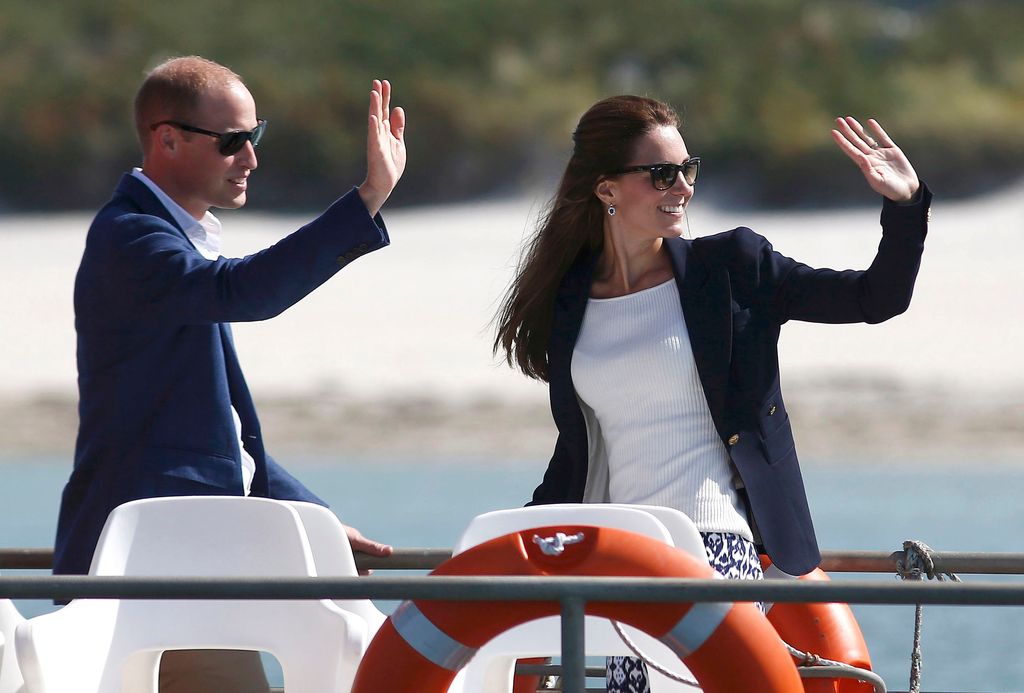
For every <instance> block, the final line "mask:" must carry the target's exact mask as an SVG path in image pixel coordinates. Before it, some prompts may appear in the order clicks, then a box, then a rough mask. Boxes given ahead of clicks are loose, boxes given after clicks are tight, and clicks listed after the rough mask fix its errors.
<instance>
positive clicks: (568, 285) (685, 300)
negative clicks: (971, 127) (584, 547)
mask: <svg viewBox="0 0 1024 693" xmlns="http://www.w3.org/2000/svg"><path fill="white" fill-rule="evenodd" d="M868 122H869V124H870V126H871V128H872V130H873V131H874V136H871V135H868V134H867V132H865V130H864V129H863V128H862V127H861V125H860V124H859V123H858V122H857V121H856V120H854V119H853V118H839V119H837V122H836V129H835V130H833V131H832V136H833V139H834V140H835V142H836V144H837V145H838V146H839V148H840V150H842V151H843V152H844V153H845V154H846V155H847V156H848V157H850V159H852V160H853V161H854V162H855V163H856V164H857V166H858V167H859V168H860V169H861V171H862V173H863V174H864V177H865V179H866V180H867V182H868V185H869V186H870V187H871V189H872V190H874V191H875V192H877V193H879V194H881V195H882V196H883V197H884V200H883V207H882V229H883V232H882V240H881V243H880V245H879V248H878V254H877V255H876V256H875V259H874V261H873V262H872V263H871V266H870V267H869V268H868V269H867V270H865V271H843V272H837V271H833V270H825V269H812V268H810V267H808V266H806V265H803V264H800V263H798V262H796V261H794V260H791V259H789V258H787V257H785V256H783V255H781V254H779V253H777V252H775V251H774V250H772V247H771V245H770V244H769V243H768V241H767V240H765V239H764V238H763V237H761V236H758V235H757V234H755V233H754V232H753V231H751V230H750V229H747V228H742V227H741V228H737V229H733V230H732V231H727V232H724V233H720V234H717V235H714V236H708V237H703V238H698V239H694V240H690V239H685V238H683V235H684V231H685V212H686V207H687V206H688V205H689V203H690V200H691V199H692V197H693V193H694V184H695V182H696V180H697V173H698V171H699V166H700V160H699V158H698V157H696V156H693V155H691V154H690V152H689V151H688V150H687V147H686V145H685V143H684V142H683V139H682V137H681V136H680V134H679V130H678V127H679V119H678V117H677V115H676V114H675V113H674V112H673V111H672V109H671V108H670V107H668V106H667V105H665V104H663V103H660V102H658V101H654V100H652V99H647V98H643V97H638V96H617V97H612V98H609V99H605V100H603V101H600V102H598V103H597V104H595V105H594V106H593V107H591V108H590V109H589V110H588V111H587V112H586V113H585V114H584V115H583V117H582V118H581V119H580V122H579V125H578V127H577V129H576V131H575V132H574V133H573V140H574V143H575V147H574V150H573V154H572V157H571V158H570V160H569V163H568V165H567V167H566V170H565V173H564V175H563V177H562V180H561V183H560V184H559V188H558V191H557V193H556V195H555V198H554V200H553V202H552V204H551V208H550V211H549V212H548V214H547V216H546V217H545V219H544V220H543V221H542V222H541V224H540V226H539V229H538V232H537V234H536V236H535V237H534V239H533V241H532V243H531V245H530V246H529V248H528V250H527V252H526V254H525V256H524V258H523V262H522V264H521V267H520V271H519V273H518V276H517V277H516V279H515V280H514V282H513V283H512V285H511V287H510V288H509V291H508V294H507V296H506V298H505V301H504V303H503V306H502V309H501V311H500V313H499V315H498V331H497V337H496V339H495V344H494V346H495V351H498V350H499V349H501V350H502V351H504V354H505V357H506V359H507V360H508V362H509V364H510V365H511V364H515V365H516V366H518V367H519V368H520V369H521V370H522V371H523V372H524V373H525V374H527V375H529V376H531V377H535V378H538V379H540V380H544V381H546V382H548V383H549V388H550V398H551V408H552V415H553V417H554V420H555V424H556V426H557V428H558V432H559V435H558V441H557V443H556V445H555V451H554V455H553V456H552V458H551V462H550V464H549V466H548V469H547V472H546V473H545V475H544V480H543V482H542V483H541V485H540V486H538V487H537V489H536V491H535V492H534V495H533V500H532V503H531V504H543V503H559V502H616V503H647V504H658V505H666V506H670V507H674V508H677V509H679V510H682V511H683V512H685V513H687V514H688V515H689V516H690V517H691V518H692V519H693V520H694V522H695V523H696V524H697V527H698V529H699V530H700V531H701V533H702V535H703V536H704V540H705V545H706V548H707V551H708V556H709V559H710V560H711V563H712V565H713V566H714V567H715V568H717V569H718V570H719V571H720V572H722V573H723V574H725V575H726V576H727V577H744V578H759V577H761V568H760V564H759V562H758V556H757V554H758V548H760V549H761V550H763V551H764V552H765V553H767V554H768V556H769V557H770V558H771V559H772V561H773V562H774V563H775V565H776V566H778V567H779V568H780V569H781V570H783V571H785V572H787V573H790V574H793V575H801V574H804V573H807V572H808V571H810V570H811V569H813V568H814V567H815V566H816V565H817V564H818V562H819V560H820V554H819V552H818V547H817V543H816V541H815V537H814V528H813V526H812V524H811V517H810V513H809V511H808V508H807V499H806V496H805V493H804V488H803V482H802V479H801V476H800V469H799V466H798V463H797V456H796V451H795V448H794V442H793V434H792V429H791V428H790V423H789V417H788V415H787V413H786V406H785V403H784V402H783V399H782V394H781V391H780V387H779V372H778V355H777V343H778V337H779V328H780V326H781V325H782V324H783V323H784V322H786V321H787V320H790V319H796V320H807V321H813V322H828V323H848V322H870V323H875V322H881V321H883V320H886V319H888V318H890V317H892V316H894V315H897V314H899V313H901V312H903V311H904V310H906V308H907V306H908V304H909V302H910V297H911V294H912V291H913V286H914V281H915V278H916V276H917V270H918V267H919V264H920V256H921V252H922V250H923V244H924V238H925V235H926V231H927V216H928V206H929V203H930V200H931V194H930V193H929V192H928V190H927V188H926V187H925V186H924V185H923V184H921V183H920V182H919V180H918V178H917V174H916V173H915V172H914V169H913V167H911V165H910V162H909V161H908V160H907V158H906V157H905V156H904V155H903V153H902V152H901V151H900V149H899V148H898V147H897V146H896V145H895V144H894V143H893V141H892V140H891V139H890V138H889V136H888V135H887V134H886V133H885V131H884V130H883V129H882V128H881V126H880V125H879V124H878V123H876V122H875V121H873V120H871V121H868ZM755 547H756V548H755ZM634 665H635V662H631V661H630V660H625V661H623V660H621V659H620V660H615V662H614V663H610V666H609V684H610V685H611V687H610V688H609V690H634V689H635V690H641V691H642V690H644V686H645V684H644V683H643V681H642V678H643V676H642V671H640V670H637V671H633V669H634ZM625 669H629V670H630V671H625ZM627 674H628V675H627ZM631 676H632V677H637V678H635V679H631V678H630V677H631ZM623 679H625V680H624V681H623ZM631 681H632V683H633V687H626V685H627V684H629V683H630V682H631Z"/></svg>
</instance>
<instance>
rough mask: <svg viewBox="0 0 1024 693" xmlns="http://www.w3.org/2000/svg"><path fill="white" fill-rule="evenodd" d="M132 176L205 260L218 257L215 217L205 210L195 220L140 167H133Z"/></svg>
mask: <svg viewBox="0 0 1024 693" xmlns="http://www.w3.org/2000/svg"><path fill="white" fill-rule="evenodd" d="M132 176H134V177H135V178H137V179H138V180H140V181H142V183H144V184H145V186H146V187H147V188H149V189H150V190H151V191H152V192H153V194H154V195H156V198H157V199H158V200H160V204H162V205H163V206H164V208H165V209H166V210H167V212H168V213H169V214H170V215H171V217H172V218H173V219H174V221H175V223H177V224H178V226H180V227H181V230H182V231H183V232H184V233H185V236H186V237H188V240H189V241H191V242H192V245H194V246H195V247H196V250H198V251H199V252H200V253H201V254H202V256H203V257H205V258H206V259H207V260H216V259H217V258H218V257H220V240H221V223H220V220H219V219H218V218H217V217H215V216H214V215H213V214H212V213H211V212H210V211H209V210H207V211H206V213H205V214H203V218H202V219H200V220H199V221H196V220H195V218H194V217H193V216H192V215H191V214H189V213H188V212H186V211H185V209H184V207H182V206H181V205H179V204H178V203H177V202H175V201H174V200H172V199H171V198H170V196H169V195H168V194H167V193H165V192H164V191H163V190H161V189H160V186H159V185H157V184H156V183H154V182H153V180H152V179H151V178H150V177H149V176H147V175H146V174H145V173H144V172H143V171H142V169H141V168H137V167H136V168H133V169H132Z"/></svg>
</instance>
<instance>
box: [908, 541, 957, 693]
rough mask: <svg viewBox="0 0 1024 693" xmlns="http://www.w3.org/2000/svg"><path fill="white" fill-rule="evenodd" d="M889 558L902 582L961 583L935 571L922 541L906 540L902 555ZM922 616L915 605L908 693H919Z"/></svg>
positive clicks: (921, 612)
mask: <svg viewBox="0 0 1024 693" xmlns="http://www.w3.org/2000/svg"><path fill="white" fill-rule="evenodd" d="M891 558H894V559H896V575H897V576H899V578H900V579H902V580H922V579H924V578H925V577H927V578H928V579H929V580H938V581H940V582H942V581H943V580H946V579H949V580H952V581H953V582H961V580H960V578H959V577H958V576H957V575H956V573H950V572H948V571H938V572H936V570H935V561H934V560H933V559H932V549H931V547H930V546H928V545H927V544H925V543H924V542H923V541H917V540H915V539H908V540H907V541H905V542H903V553H902V554H900V552H898V551H897V552H896V553H894V554H893V555H892V556H891ZM923 616H924V606H923V605H921V604H917V605H915V608H914V645H913V648H912V649H911V651H910V693H921V622H922V619H923Z"/></svg>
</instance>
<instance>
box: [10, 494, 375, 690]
mask: <svg viewBox="0 0 1024 693" xmlns="http://www.w3.org/2000/svg"><path fill="white" fill-rule="evenodd" d="M304 514H306V513H304ZM90 574H92V575H134V576H143V575H146V576H234V577H249V578H254V577H255V578H258V577H264V576H265V577H271V576H273V577H305V576H313V575H316V564H315V561H314V558H313V552H312V549H311V547H310V542H309V539H308V538H307V533H306V529H305V527H304V525H303V522H302V519H301V517H300V511H299V510H296V508H295V507H293V506H292V505H290V504H287V503H282V502H278V501H272V500H267V499H262V498H241V497H219V496H199V497H176V498H154V499H146V500H140V501H132V502H131V503H126V504H125V505H122V506H120V507H118V508H116V509H115V510H114V511H113V512H112V513H111V515H110V517H109V518H108V519H107V523H106V525H105V526H104V529H103V533H102V534H101V536H100V540H99V543H98V545H97V548H96V552H95V554H94V556H93V562H92V567H91V569H90ZM16 643H17V656H18V660H19V662H20V664H21V668H22V674H23V675H24V677H25V682H26V684H27V691H28V693H115V692H119V691H122V690H124V691H131V693H137V692H138V693H148V692H151V691H152V692H155V691H156V690H157V679H158V666H157V664H158V661H159V653H160V652H162V651H163V650H168V649H232V650H262V651H267V652H269V653H271V654H273V655H274V656H275V657H277V659H278V661H279V662H280V663H281V667H282V669H283V671H284V680H285V685H286V686H287V688H288V690H289V691H290V692H291V693H320V692H322V691H326V690H331V691H347V690H349V689H350V688H351V685H352V679H353V677H354V675H355V670H356V668H357V666H358V663H359V659H360V658H361V657H362V654H363V653H364V652H365V650H366V647H367V645H368V644H369V637H368V632H367V625H366V622H365V621H364V620H363V619H362V618H361V617H359V616H357V615H355V614H353V613H350V612H348V611H346V610H344V609H341V608H339V607H338V606H337V605H336V604H335V603H334V602H332V601H329V600H319V601H313V600H294V601H265V600H249V601H246V600H237V601H216V600H195V601H189V600H153V601H149V600H146V601H142V600H123V601H118V600H86V599H83V600H76V601H73V602H71V603H70V604H68V605H67V606H66V607H64V608H63V609H61V610H59V611H57V612H55V613H52V614H47V615H45V616H40V617H38V618H33V619H30V620H28V621H26V622H24V623H22V624H21V625H20V626H18V628H17V637H16Z"/></svg>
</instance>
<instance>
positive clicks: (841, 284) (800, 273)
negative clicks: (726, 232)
mask: <svg viewBox="0 0 1024 693" xmlns="http://www.w3.org/2000/svg"><path fill="white" fill-rule="evenodd" d="M931 198H932V195H931V192H930V191H929V190H928V188H927V187H926V186H925V185H924V183H922V184H921V195H920V196H919V199H918V200H917V201H916V202H915V203H913V204H909V205H900V204H897V203H894V202H892V201H890V200H885V201H884V202H883V206H882V215H881V224H882V239H881V241H880V243H879V245H878V251H877V252H876V254H875V257H874V260H873V261H872V262H871V265H870V266H869V267H868V268H867V269H866V270H832V269H817V268H813V267H809V266H807V265H805V264H803V263H800V262H797V261H795V260H792V259H791V258H788V257H786V256H784V255H782V254H781V253H778V252H775V251H774V250H773V249H772V247H771V244H770V243H768V241H767V240H765V239H764V238H762V237H761V236H757V235H756V234H754V233H753V232H751V231H749V229H746V230H744V231H745V232H746V233H744V234H741V238H742V240H741V241H740V242H741V243H742V244H743V245H745V246H746V249H745V252H742V253H741V256H747V257H756V258H757V268H756V270H755V271H754V272H753V273H740V276H741V277H742V276H743V275H744V274H745V275H746V276H748V277H755V281H754V282H753V284H756V288H755V287H753V286H749V287H747V290H748V291H749V292H750V293H751V294H754V295H755V296H756V298H755V299H754V300H755V301H757V302H760V303H762V304H763V305H764V306H765V307H766V309H767V312H768V314H769V316H770V318H771V319H772V320H773V321H774V322H777V323H779V324H781V323H784V322H786V321H787V320H804V321H809V322H821V323H853V322H867V323H879V322H882V321H884V320H888V319H889V318H891V317H893V316H896V315H899V314H900V313H902V312H904V311H905V310H906V309H907V308H908V307H909V305H910V299H911V297H912V296H913V292H914V283H915V281H916V280H917V273H918V269H919V268H920V265H921V254H922V252H923V250H924V240H925V236H926V235H927V231H928V222H927V220H928V210H929V207H930V205H931ZM734 281H738V282H739V283H740V284H742V282H743V280H742V279H741V278H737V277H736V276H735V275H734ZM742 293H744V291H743V290H741V291H740V294H741V295H742Z"/></svg>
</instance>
